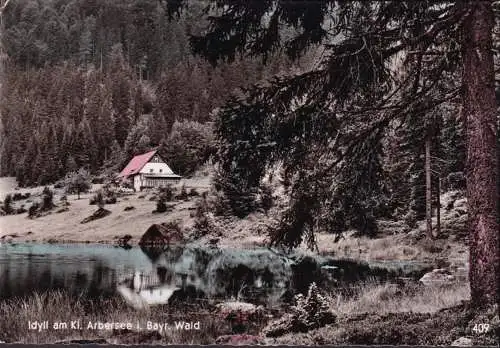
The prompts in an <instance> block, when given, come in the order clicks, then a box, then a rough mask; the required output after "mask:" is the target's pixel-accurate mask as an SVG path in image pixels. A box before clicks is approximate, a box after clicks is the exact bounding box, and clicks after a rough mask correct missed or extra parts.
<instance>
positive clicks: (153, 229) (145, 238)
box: [139, 223, 184, 246]
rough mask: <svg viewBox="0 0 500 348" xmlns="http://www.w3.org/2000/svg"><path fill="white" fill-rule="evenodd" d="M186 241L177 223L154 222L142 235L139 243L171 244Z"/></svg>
mask: <svg viewBox="0 0 500 348" xmlns="http://www.w3.org/2000/svg"><path fill="white" fill-rule="evenodd" d="M183 241H184V235H183V233H182V231H181V229H180V228H179V226H178V225H177V224H173V223H170V224H167V223H164V224H153V225H151V226H150V227H149V228H148V229H147V230H146V232H145V233H144V234H143V235H142V237H141V240H140V241H139V245H141V246H153V245H170V244H175V243H181V242H183Z"/></svg>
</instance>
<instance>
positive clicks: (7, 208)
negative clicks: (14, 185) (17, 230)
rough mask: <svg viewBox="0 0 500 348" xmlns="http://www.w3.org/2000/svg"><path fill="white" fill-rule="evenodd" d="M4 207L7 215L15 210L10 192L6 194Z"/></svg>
mask: <svg viewBox="0 0 500 348" xmlns="http://www.w3.org/2000/svg"><path fill="white" fill-rule="evenodd" d="M2 208H3V211H4V212H5V214H7V215H9V214H12V213H13V212H14V208H12V195H11V194H10V193H9V194H8V195H6V196H5V198H4V200H3V207H2Z"/></svg>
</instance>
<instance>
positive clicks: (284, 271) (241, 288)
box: [0, 244, 291, 308]
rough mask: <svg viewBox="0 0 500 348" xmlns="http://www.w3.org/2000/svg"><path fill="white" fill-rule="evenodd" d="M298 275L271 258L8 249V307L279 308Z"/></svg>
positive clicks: (2, 276) (251, 253) (91, 248)
mask: <svg viewBox="0 0 500 348" xmlns="http://www.w3.org/2000/svg"><path fill="white" fill-rule="evenodd" d="M288 279H291V268H290V266H289V265H288V264H287V262H286V260H284V259H283V258H280V257H278V256H276V255H273V254H271V253H269V251H267V250H245V251H241V250H240V251H238V250H234V251H225V252H221V251H220V250H217V249H210V248H208V249H204V248H197V247H187V246H182V247H181V246H177V247H175V246H172V247H168V248H150V249H145V248H142V249H141V248H137V247H133V248H129V249H123V248H116V247H112V246H104V245H97V246H96V245H50V244H47V245H45V244H18V245H9V244H4V245H2V246H0V299H7V298H11V297H23V296H30V295H31V294H33V293H34V292H43V291H47V290H66V291H68V292H70V293H72V294H75V295H79V296H83V297H88V298H94V297H103V296H104V297H106V296H112V295H113V294H116V293H119V294H120V295H121V296H122V297H123V298H124V300H125V301H126V302H127V303H128V304H130V305H131V306H133V307H134V308H144V307H147V306H151V305H157V304H165V303H168V302H169V301H173V300H179V299H185V298H188V297H244V296H247V297H253V298H254V299H259V300H265V301H268V300H279V298H280V296H281V295H282V294H283V292H284V291H285V290H286V287H288V286H289V282H288Z"/></svg>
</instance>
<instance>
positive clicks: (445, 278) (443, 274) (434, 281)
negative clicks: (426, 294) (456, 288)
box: [419, 268, 456, 286]
mask: <svg viewBox="0 0 500 348" xmlns="http://www.w3.org/2000/svg"><path fill="white" fill-rule="evenodd" d="M455 280H456V277H455V276H454V275H452V274H451V272H450V271H449V270H447V269H445V268H437V269H435V270H433V271H431V272H429V273H426V274H424V276H423V277H422V278H420V280H419V281H420V282H421V283H423V284H424V285H427V286H429V285H444V284H449V283H452V282H454V281H455Z"/></svg>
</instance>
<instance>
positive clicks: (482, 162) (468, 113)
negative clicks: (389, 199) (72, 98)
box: [462, 1, 500, 307]
mask: <svg viewBox="0 0 500 348" xmlns="http://www.w3.org/2000/svg"><path fill="white" fill-rule="evenodd" d="M467 6H468V8H469V9H470V10H471V12H470V15H469V16H468V18H467V19H466V21H465V22H464V32H463V34H464V35H463V44H462V45H463V46H462V47H463V87H464V98H463V107H464V116H465V118H466V130H467V199H468V229H469V247H470V256H469V267H470V271H469V278H470V287H471V298H472V303H473V304H474V306H475V307H481V306H484V305H488V304H494V303H497V301H498V295H499V284H500V277H499V265H500V262H499V261H500V260H499V256H498V255H499V251H500V250H499V249H500V248H499V230H498V189H497V176H498V158H497V131H498V130H497V126H496V100H495V85H494V72H493V71H494V70H493V52H492V38H491V36H492V31H493V24H494V21H493V20H494V19H493V11H492V4H491V2H490V1H469V2H468V4H467Z"/></svg>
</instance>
